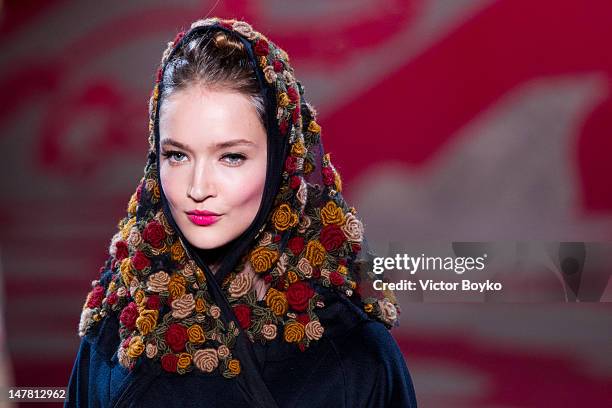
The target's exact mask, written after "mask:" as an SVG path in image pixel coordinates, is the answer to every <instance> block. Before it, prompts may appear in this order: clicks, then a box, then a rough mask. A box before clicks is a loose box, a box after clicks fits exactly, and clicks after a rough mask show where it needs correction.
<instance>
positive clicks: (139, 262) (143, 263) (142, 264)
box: [132, 251, 151, 271]
mask: <svg viewBox="0 0 612 408" xmlns="http://www.w3.org/2000/svg"><path fill="white" fill-rule="evenodd" d="M132 265H134V268H136V269H137V270H139V271H142V270H143V269H144V268H146V267H147V266H150V265H151V260H150V259H149V258H147V256H146V255H145V254H144V253H143V252H142V251H136V253H135V254H134V257H133V258H132Z"/></svg>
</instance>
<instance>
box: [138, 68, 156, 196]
mask: <svg viewBox="0 0 612 408" xmlns="http://www.w3.org/2000/svg"><path fill="white" fill-rule="evenodd" d="M158 72H159V75H161V68H160V69H159V70H158ZM160 80H161V76H160ZM143 184H144V181H143V182H142V183H140V184H139V185H138V188H136V199H137V200H138V201H139V202H140V195H141V194H142V188H143V187H142V185H143Z"/></svg>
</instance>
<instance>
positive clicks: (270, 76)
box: [263, 65, 276, 84]
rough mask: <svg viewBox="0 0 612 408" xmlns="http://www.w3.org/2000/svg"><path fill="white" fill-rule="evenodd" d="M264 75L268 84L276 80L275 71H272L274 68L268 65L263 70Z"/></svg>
mask: <svg viewBox="0 0 612 408" xmlns="http://www.w3.org/2000/svg"><path fill="white" fill-rule="evenodd" d="M263 73H264V77H265V78H266V81H267V82H268V83H269V84H273V83H274V81H276V72H274V68H273V67H272V66H270V65H267V66H266V67H265V68H264V70H263Z"/></svg>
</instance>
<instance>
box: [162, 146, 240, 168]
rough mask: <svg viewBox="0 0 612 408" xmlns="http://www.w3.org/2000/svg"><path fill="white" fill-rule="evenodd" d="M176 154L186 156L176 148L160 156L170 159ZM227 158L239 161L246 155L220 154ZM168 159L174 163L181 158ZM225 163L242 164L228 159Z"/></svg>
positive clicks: (231, 164) (178, 161)
mask: <svg viewBox="0 0 612 408" xmlns="http://www.w3.org/2000/svg"><path fill="white" fill-rule="evenodd" d="M177 155H180V156H183V157H187V156H186V155H185V154H184V153H181V152H178V151H176V150H169V151H165V152H163V153H162V156H164V157H165V158H167V159H170V158H172V157H174V158H176V156H177ZM227 158H232V159H238V160H240V161H241V162H242V161H244V160H246V156H245V155H243V154H241V153H226V154H224V155H223V156H221V159H227ZM170 161H171V162H174V163H180V162H182V161H183V160H170ZM226 163H227V164H228V165H230V166H232V167H235V166H239V165H240V164H242V163H235V162H233V161H231V162H230V161H226Z"/></svg>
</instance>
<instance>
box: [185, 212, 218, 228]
mask: <svg viewBox="0 0 612 408" xmlns="http://www.w3.org/2000/svg"><path fill="white" fill-rule="evenodd" d="M220 217H221V216H220V215H219V214H217V213H214V212H211V211H198V210H193V211H189V212H188V213H187V218H189V220H190V221H191V222H193V223H194V224H196V225H201V226H207V225H212V224H214V223H215V222H217V221H218V220H219V218H220Z"/></svg>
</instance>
